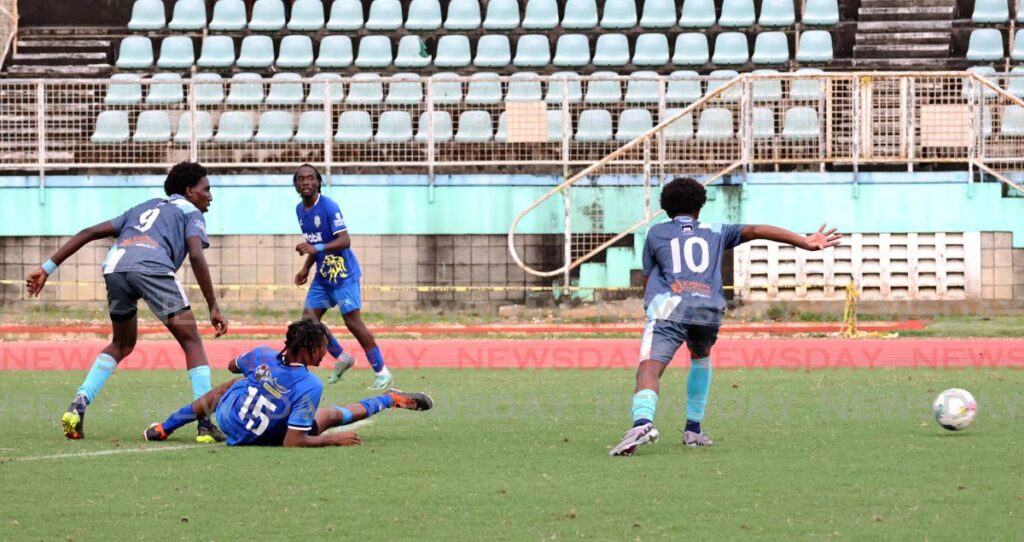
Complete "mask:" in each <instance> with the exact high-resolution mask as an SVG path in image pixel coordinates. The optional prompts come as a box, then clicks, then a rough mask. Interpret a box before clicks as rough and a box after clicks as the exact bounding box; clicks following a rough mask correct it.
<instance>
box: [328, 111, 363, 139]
mask: <svg viewBox="0 0 1024 542" xmlns="http://www.w3.org/2000/svg"><path fill="white" fill-rule="evenodd" d="M371 139H373V120H372V119H370V114H369V113H367V112H366V111H344V112H342V114H341V115H339V116H338V131H337V133H335V134H334V141H335V142H337V143H365V142H367V141H370V140H371Z"/></svg>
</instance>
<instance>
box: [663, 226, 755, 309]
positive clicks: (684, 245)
mask: <svg viewBox="0 0 1024 542" xmlns="http://www.w3.org/2000/svg"><path fill="white" fill-rule="evenodd" d="M742 234H743V225H742V224H703V223H701V222H698V221H696V220H694V219H692V218H690V217H688V216H678V217H676V218H675V219H673V220H671V221H669V222H664V223H662V224H658V225H657V226H654V227H652V228H651V229H650V231H648V232H647V240H646V242H645V243H644V253H643V265H644V274H645V275H647V277H648V279H647V289H646V291H645V293H644V309H645V310H646V311H647V318H648V319H649V320H670V321H673V322H681V323H685V324H697V325H707V326H717V325H719V324H721V323H722V316H723V315H724V314H725V292H724V291H723V290H722V256H723V255H724V254H725V251H726V250H729V249H730V248H733V247H735V246H737V245H739V244H740V243H742V242H743V240H742Z"/></svg>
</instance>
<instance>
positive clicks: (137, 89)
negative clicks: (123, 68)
mask: <svg viewBox="0 0 1024 542" xmlns="http://www.w3.org/2000/svg"><path fill="white" fill-rule="evenodd" d="M139 78H140V77H139V75H137V74H134V73H116V74H114V75H113V76H111V77H110V80H111V83H110V85H109V86H108V87H107V93H106V95H104V96H103V104H104V105H135V104H138V103H142V84H141V83H139ZM115 81H117V82H115ZM120 81H123V82H120Z"/></svg>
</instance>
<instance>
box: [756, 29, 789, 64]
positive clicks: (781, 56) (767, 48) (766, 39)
mask: <svg viewBox="0 0 1024 542" xmlns="http://www.w3.org/2000/svg"><path fill="white" fill-rule="evenodd" d="M751 60H753V61H754V64H785V63H787V62H789V40H787V39H786V33H785V32H761V33H760V34H758V35H757V38H756V39H755V40H754V56H753V57H751Z"/></svg>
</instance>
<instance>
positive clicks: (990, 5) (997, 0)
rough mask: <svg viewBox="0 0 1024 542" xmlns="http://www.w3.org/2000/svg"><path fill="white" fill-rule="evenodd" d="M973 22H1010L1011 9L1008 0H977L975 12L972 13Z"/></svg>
mask: <svg viewBox="0 0 1024 542" xmlns="http://www.w3.org/2000/svg"><path fill="white" fill-rule="evenodd" d="M971 22H973V23H980V24H984V23H1007V22H1010V9H1009V7H1008V6H1007V2H1006V0H976V1H975V2H974V13H972V14H971Z"/></svg>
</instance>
